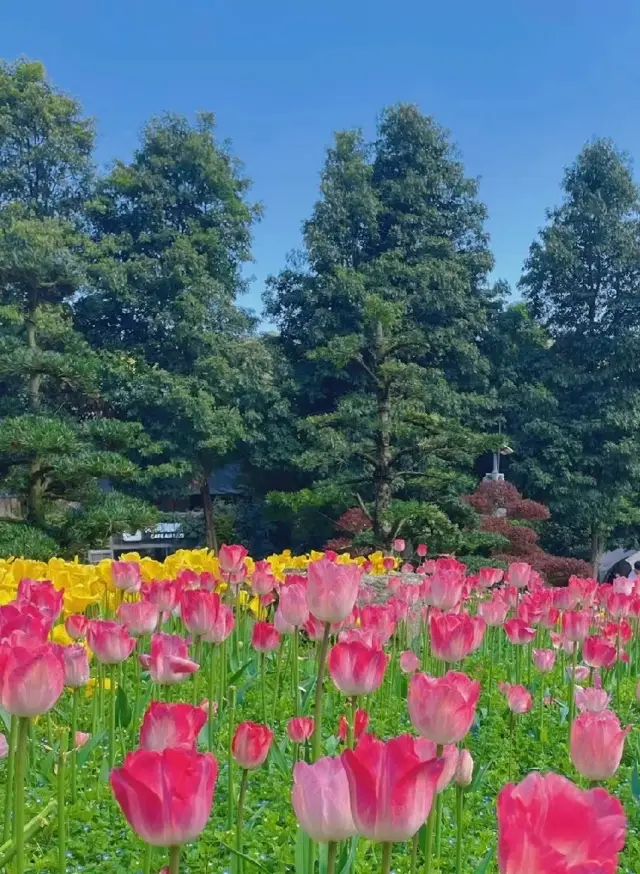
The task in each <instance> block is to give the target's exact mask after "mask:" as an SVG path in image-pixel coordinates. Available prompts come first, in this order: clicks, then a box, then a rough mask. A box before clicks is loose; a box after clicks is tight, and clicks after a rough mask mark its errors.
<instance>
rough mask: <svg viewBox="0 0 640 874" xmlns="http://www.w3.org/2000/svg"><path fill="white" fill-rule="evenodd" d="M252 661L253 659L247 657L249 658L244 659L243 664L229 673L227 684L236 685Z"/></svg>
mask: <svg viewBox="0 0 640 874" xmlns="http://www.w3.org/2000/svg"><path fill="white" fill-rule="evenodd" d="M253 663H254V660H253V659H249V660H248V661H246V662H245V663H244V664H243V665H241V666H240V667H239V668H238V670H237V671H236V672H235V673H233V674H231V676H230V677H229V681H228V683H227V686H237V685H238V680H239V679H240V678H241V677H242V676H244V674H245V673H246V672H247V671H248V669H249V667H250V666H251V665H252V664H253Z"/></svg>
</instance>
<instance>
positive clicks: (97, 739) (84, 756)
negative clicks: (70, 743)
mask: <svg viewBox="0 0 640 874" xmlns="http://www.w3.org/2000/svg"><path fill="white" fill-rule="evenodd" d="M105 734H106V732H104V731H100V732H98V734H94V735H93V736H92V737H90V738H89V740H88V741H87V742H86V743H84V744H82V746H81V747H80V749H79V750H78V752H77V753H76V762H77V764H78V767H79V768H83V767H84V766H85V765H86V764H87V762H88V761H89V756H90V755H91V753H92V752H93V751H94V750H95V748H96V747H97V746H98V744H100V743H101V742H102V740H103V738H104V736H105Z"/></svg>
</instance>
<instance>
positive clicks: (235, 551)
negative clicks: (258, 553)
mask: <svg viewBox="0 0 640 874" xmlns="http://www.w3.org/2000/svg"><path fill="white" fill-rule="evenodd" d="M248 555H249V553H248V551H247V550H246V549H245V548H244V546H239V545H237V544H236V545H235V546H227V545H226V544H225V543H223V544H222V546H221V547H220V551H219V552H218V562H219V564H220V570H221V571H222V572H223V573H224V574H227V576H229V577H238V576H242V574H243V573H244V571H245V559H246V557H247V556H248Z"/></svg>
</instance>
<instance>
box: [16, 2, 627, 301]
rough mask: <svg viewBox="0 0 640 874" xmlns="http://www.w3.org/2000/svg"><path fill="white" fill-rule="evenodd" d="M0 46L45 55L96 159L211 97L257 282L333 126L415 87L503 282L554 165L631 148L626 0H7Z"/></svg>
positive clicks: (370, 117) (124, 152) (271, 261)
mask: <svg viewBox="0 0 640 874" xmlns="http://www.w3.org/2000/svg"><path fill="white" fill-rule="evenodd" d="M3 7H4V8H3V10H2V22H1V25H0V56H2V57H4V58H15V57H17V56H19V55H26V56H28V57H31V58H37V59H40V60H42V61H44V63H45V64H46V66H47V68H48V70H49V73H50V75H51V76H52V78H53V80H54V81H55V82H56V83H57V84H58V85H59V86H60V87H62V88H64V89H65V90H67V91H69V92H71V93H72V94H73V95H75V96H76V97H78V98H79V99H80V100H81V101H82V103H83V104H84V107H85V109H86V111H87V113H89V114H91V115H93V116H94V117H95V118H96V120H97V123H98V131H99V141H98V160H99V162H100V163H108V162H109V161H110V160H112V159H113V158H114V157H116V156H117V157H122V158H125V159H126V158H128V157H129V156H130V154H131V152H132V150H133V148H134V147H135V145H136V141H137V137H138V132H139V130H140V127H141V125H142V124H143V122H144V121H145V120H146V119H147V118H148V117H149V116H150V115H152V114H154V113H158V112H162V111H163V110H172V111H177V112H182V113H186V114H189V115H190V114H192V113H194V112H195V111H197V110H200V109H206V110H213V111H214V112H215V113H216V115H217V118H218V125H219V131H220V134H221V135H222V136H225V137H230V138H231V139H232V140H233V143H234V148H235V151H236V153H237V154H238V155H239V157H241V158H242V160H243V161H244V162H245V165H246V169H247V173H248V175H249V176H250V177H251V178H252V179H253V180H254V190H253V193H254V196H255V197H256V199H259V200H261V201H262V202H263V203H264V206H265V217H264V219H263V221H262V223H261V225H260V226H259V227H258V228H257V230H256V235H255V248H254V251H255V258H256V263H255V265H253V273H254V275H255V281H254V283H253V285H252V291H251V293H250V295H249V302H250V303H251V305H253V306H254V307H255V308H257V309H258V308H259V307H260V293H261V290H262V286H263V281H264V278H265V277H266V276H267V275H268V274H269V273H273V272H277V271H278V270H279V268H280V267H282V266H283V264H284V262H285V256H286V253H287V252H288V251H289V250H291V249H292V248H295V247H297V246H299V244H300V224H301V221H302V220H303V219H304V218H305V217H306V216H308V214H309V212H310V209H311V207H312V205H313V202H314V200H315V198H316V195H317V188H318V174H319V171H320V168H321V165H322V161H323V154H324V150H325V148H326V147H327V145H328V144H329V143H330V142H331V135H332V132H333V131H334V130H336V129H341V128H345V127H363V128H364V129H365V131H367V132H368V133H371V132H372V131H373V126H374V123H375V118H376V115H377V113H378V112H379V111H380V109H381V108H382V107H383V106H385V105H386V104H389V103H394V102H396V101H398V100H404V101H412V102H416V103H418V104H419V105H420V107H421V109H422V110H423V111H424V112H426V113H429V114H431V115H434V116H435V117H436V118H437V119H438V120H439V121H440V122H441V123H442V124H444V125H446V126H447V127H448V128H449V129H450V130H451V131H452V133H453V137H454V139H455V140H456V141H457V143H458V144H459V146H460V148H461V150H462V153H463V157H464V160H465V162H466V166H467V168H468V171H469V173H471V174H473V175H478V176H480V177H481V189H480V190H481V196H482V198H483V199H484V201H485V202H486V203H487V205H488V208H489V215H490V223H489V230H490V232H491V237H492V246H493V251H494V253H495V256H496V276H501V277H504V278H506V279H508V280H509V281H510V282H511V283H515V282H516V281H517V279H518V277H519V274H520V270H521V267H522V262H523V260H524V258H525V256H526V253H527V250H528V247H529V244H530V243H531V241H532V239H533V238H534V236H535V234H536V231H537V229H538V228H539V227H540V226H541V224H542V223H543V221H544V211H545V209H546V208H547V207H549V206H551V205H553V204H555V203H557V202H558V200H559V197H560V192H559V187H558V186H559V182H560V179H561V175H562V169H563V167H564V166H565V165H566V164H568V163H569V162H571V161H572V160H573V158H574V157H575V155H576V154H577V152H578V151H579V149H580V148H581V146H582V145H583V143H584V142H585V141H586V140H587V139H589V138H590V137H592V136H594V135H598V136H600V135H605V136H611V137H612V138H613V139H614V140H615V141H616V142H617V143H618V145H619V146H620V147H622V148H625V149H627V150H628V151H630V152H631V153H632V154H635V155H636V157H637V158H638V159H639V160H640V113H639V112H638V98H639V96H640V88H639V85H640V52H639V51H638V39H639V36H640V4H639V3H638V2H637V0H610V2H605V0H555V2H552V0H537V2H532V0H482V2H477V0H474V2H472V0H448V2H438V3H430V2H428V0H396V2H395V3H392V2H384V3H383V2H381V0H366V2H365V0H297V2H295V0H289V2H285V0H55V2H52V0H14V2H7V3H4V4H3Z"/></svg>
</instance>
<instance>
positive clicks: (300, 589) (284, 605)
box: [278, 583, 309, 628]
mask: <svg viewBox="0 0 640 874" xmlns="http://www.w3.org/2000/svg"><path fill="white" fill-rule="evenodd" d="M278 609H279V610H280V611H281V613H282V617H283V619H284V620H285V622H288V623H289V624H290V625H293V626H294V627H295V628H298V627H299V626H301V625H304V623H305V622H306V621H307V619H308V618H309V608H308V607H307V593H306V591H305V587H304V586H303V585H301V584H300V583H293V584H289V585H287V586H283V587H282V588H281V589H280V604H279V607H278Z"/></svg>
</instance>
